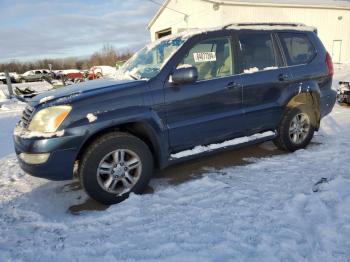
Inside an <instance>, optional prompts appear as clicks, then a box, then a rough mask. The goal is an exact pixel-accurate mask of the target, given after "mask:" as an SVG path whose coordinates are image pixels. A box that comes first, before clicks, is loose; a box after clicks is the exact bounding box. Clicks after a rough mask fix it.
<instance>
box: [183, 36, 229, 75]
mask: <svg viewBox="0 0 350 262" xmlns="http://www.w3.org/2000/svg"><path fill="white" fill-rule="evenodd" d="M186 66H194V67H196V68H197V70H198V80H210V79H215V78H220V77H225V76H229V75H232V74H233V72H234V68H233V59H232V48H231V41H230V38H228V37H224V38H215V39H209V40H205V41H202V42H200V43H197V44H196V45H194V46H193V47H192V48H191V50H190V51H189V52H188V54H187V55H186V56H185V58H184V59H183V61H182V62H181V63H180V64H179V65H178V68H181V67H186Z"/></svg>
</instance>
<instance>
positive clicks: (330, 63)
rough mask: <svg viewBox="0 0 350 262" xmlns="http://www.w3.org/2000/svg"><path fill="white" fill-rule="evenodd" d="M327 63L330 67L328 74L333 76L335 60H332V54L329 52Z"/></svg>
mask: <svg viewBox="0 0 350 262" xmlns="http://www.w3.org/2000/svg"><path fill="white" fill-rule="evenodd" d="M326 64H327V68H328V75H329V76H333V75H334V66H333V61H332V57H331V56H330V54H329V53H328V52H327V55H326Z"/></svg>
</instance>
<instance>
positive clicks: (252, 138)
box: [169, 131, 277, 164]
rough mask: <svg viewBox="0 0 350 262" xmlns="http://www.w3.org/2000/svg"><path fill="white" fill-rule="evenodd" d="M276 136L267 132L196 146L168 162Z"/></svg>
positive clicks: (177, 154)
mask: <svg viewBox="0 0 350 262" xmlns="http://www.w3.org/2000/svg"><path fill="white" fill-rule="evenodd" d="M276 136H277V134H276V132H273V131H268V132H264V133H258V134H255V135H252V136H246V137H240V138H235V139H232V140H228V141H225V142H222V143H219V144H211V145H207V146H196V147H195V148H193V149H191V150H185V151H181V152H178V153H176V154H172V155H170V159H169V162H170V163H171V164H176V163H177V162H182V161H187V160H191V159H194V158H198V157H201V156H208V155H212V154H214V153H219V152H225V151H229V150H232V149H238V148H242V147H245V146H249V145H254V144H259V143H264V142H266V141H270V140H272V139H274V138H275V137H276Z"/></svg>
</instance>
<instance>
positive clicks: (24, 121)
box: [21, 106, 34, 128]
mask: <svg viewBox="0 0 350 262" xmlns="http://www.w3.org/2000/svg"><path fill="white" fill-rule="evenodd" d="M33 113H34V108H33V107H31V106H27V107H26V108H25V109H24V111H23V115H22V118H21V125H22V127H24V128H27V127H28V125H29V123H30V120H31V119H32V116H33Z"/></svg>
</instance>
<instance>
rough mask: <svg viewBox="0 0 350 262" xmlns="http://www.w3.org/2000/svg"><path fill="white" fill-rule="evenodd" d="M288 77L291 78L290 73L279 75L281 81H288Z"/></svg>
mask: <svg viewBox="0 0 350 262" xmlns="http://www.w3.org/2000/svg"><path fill="white" fill-rule="evenodd" d="M288 79H289V75H287V74H280V75H279V76H278V80H279V81H281V82H283V81H287V80H288Z"/></svg>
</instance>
